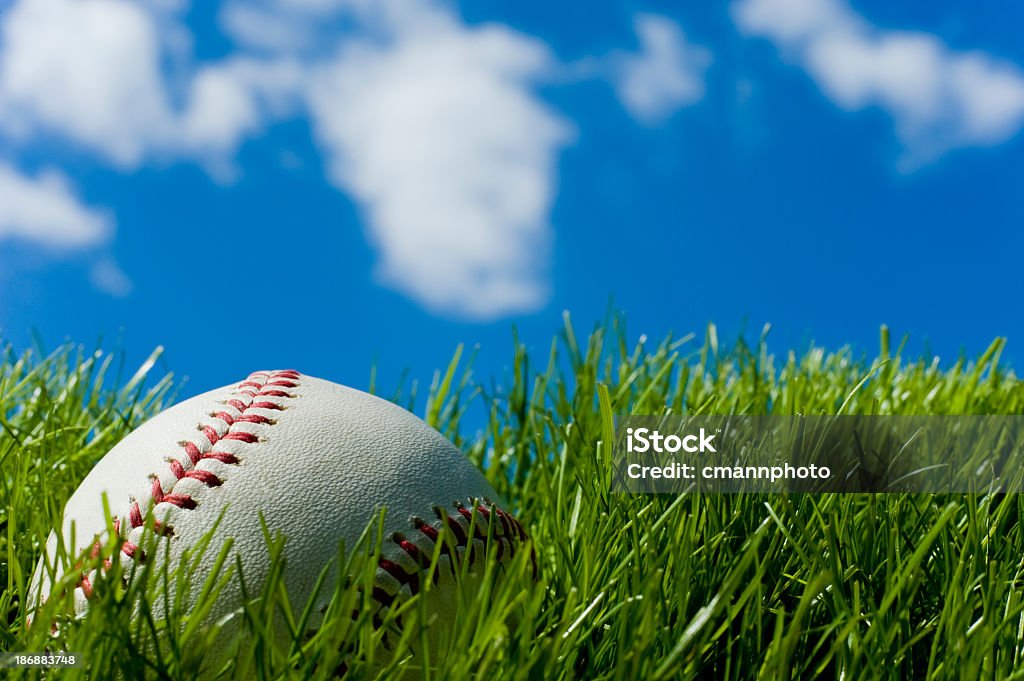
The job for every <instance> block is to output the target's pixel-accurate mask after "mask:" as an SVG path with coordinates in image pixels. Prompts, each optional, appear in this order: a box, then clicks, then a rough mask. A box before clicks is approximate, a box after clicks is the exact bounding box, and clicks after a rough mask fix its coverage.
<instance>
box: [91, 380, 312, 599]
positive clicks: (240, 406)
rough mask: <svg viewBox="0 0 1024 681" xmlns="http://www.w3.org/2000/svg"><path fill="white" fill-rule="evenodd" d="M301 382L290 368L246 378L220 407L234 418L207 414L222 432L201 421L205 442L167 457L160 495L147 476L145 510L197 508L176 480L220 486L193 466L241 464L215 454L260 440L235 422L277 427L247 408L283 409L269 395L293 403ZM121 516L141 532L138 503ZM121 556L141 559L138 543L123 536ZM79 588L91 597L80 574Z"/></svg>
mask: <svg viewBox="0 0 1024 681" xmlns="http://www.w3.org/2000/svg"><path fill="white" fill-rule="evenodd" d="M300 378H301V374H299V372H297V371H294V370H292V369H288V370H283V371H274V372H267V371H257V372H254V373H252V374H250V375H249V376H248V377H247V378H246V379H245V380H244V381H242V382H241V383H239V384H238V385H236V386H235V387H234V389H232V390H231V392H230V393H229V398H228V399H226V400H224V401H223V402H222V403H221V404H222V407H230V409H232V410H234V411H236V412H238V413H237V415H232V414H231V412H230V411H229V410H228V409H227V408H222V409H220V410H219V411H213V412H211V413H210V416H211V417H212V418H214V419H218V420H220V421H221V422H223V423H224V424H226V425H227V429H226V430H224V432H223V433H221V432H220V431H219V430H218V429H217V428H214V427H213V426H212V425H209V424H205V425H204V424H202V423H200V424H197V425H196V429H197V430H198V431H199V432H200V433H201V434H202V436H201V437H202V438H203V439H205V440H206V441H207V442H208V443H209V444H207V445H197V444H196V443H195V442H193V441H191V440H182V441H181V442H179V443H178V446H180V447H181V448H182V449H183V450H184V452H185V456H186V457H187V458H186V460H185V461H184V462H183V461H181V460H179V459H176V458H174V457H168V458H167V459H166V461H167V465H168V467H169V469H170V472H171V474H172V475H173V476H174V477H173V482H172V484H171V486H170V488H169V489H167V491H164V486H163V483H162V482H161V480H160V476H159V475H157V474H155V473H154V474H152V475H151V476H150V477H151V478H152V484H151V486H150V499H149V501H148V503H147V507H148V508H155V507H156V505H157V504H160V503H167V504H171V505H172V506H177V507H178V508H181V509H185V510H193V509H195V508H196V506H197V502H196V499H195V497H194V496H193V495H191V494H187V493H180V492H179V493H176V492H175V487H176V486H177V484H178V482H180V481H182V480H196V481H197V482H199V483H201V484H203V485H204V486H206V487H218V486H220V485H221V484H223V482H224V481H223V480H221V478H220V477H219V476H217V475H216V474H214V473H213V472H212V471H208V470H204V469H201V468H197V466H198V465H199V463H200V462H202V461H205V460H213V461H219V462H220V463H222V464H226V465H237V464H238V463H240V459H239V458H238V457H237V456H236V455H235V454H233V453H231V452H225V451H218V450H215V449H214V446H215V445H216V444H217V443H218V442H241V443H243V444H254V443H257V442H259V439H260V438H259V436H258V435H257V434H256V433H252V432H249V431H245V430H241V429H235V430H232V429H233V428H234V427H235V426H236V425H237V424H242V423H247V424H256V425H268V426H272V425H274V423H276V421H275V420H274V419H272V418H270V417H268V416H265V415H263V414H259V413H256V412H253V411H251V410H255V409H261V410H268V411H283V410H284V409H286V408H287V404H282V403H279V402H274V401H270V400H268V399H266V398H271V397H273V398H278V399H282V398H283V399H286V400H289V399H294V398H295V394H294V393H291V392H288V390H291V389H294V388H298V387H299V383H298V381H299V379H300ZM260 398H262V399H260ZM122 515H123V516H124V517H126V518H127V521H128V522H127V525H128V527H127V528H126V531H125V534H126V535H127V534H128V533H129V532H131V531H132V530H134V529H136V528H143V529H145V528H144V526H145V512H144V511H143V510H142V507H141V505H140V504H139V502H138V500H137V499H135V498H132V499H131V500H130V502H129V504H128V511H127V513H124V514H122ZM121 518H122V516H118V517H116V518H114V519H113V525H114V531H115V532H117V533H118V534H121V529H122V527H123V524H122V520H121ZM150 529H152V530H153V531H154V532H156V533H158V534H161V535H164V536H173V533H174V528H173V527H171V526H170V525H166V524H164V523H161V522H160V521H159V520H153V521H152V523H151V526H150ZM100 550H101V544H100V540H99V539H98V538H97V539H96V543H95V544H94V545H93V547H92V557H93V558H95V557H96V556H97V555H99V552H100ZM121 553H122V554H124V555H125V556H127V557H128V558H130V559H132V560H139V561H143V560H145V555H144V553H143V551H142V549H141V548H140V547H139V543H138V542H135V541H131V539H129V538H128V537H127V536H125V537H124V542H123V543H122V544H121ZM104 567H106V568H108V569H109V567H110V561H109V560H107V561H105V562H104ZM78 587H79V588H81V589H82V592H83V594H84V595H85V597H86V598H89V597H91V596H92V583H91V580H90V579H89V575H88V574H86V573H83V574H82V577H81V579H80V581H79V583H78Z"/></svg>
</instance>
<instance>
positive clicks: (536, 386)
mask: <svg viewBox="0 0 1024 681" xmlns="http://www.w3.org/2000/svg"><path fill="white" fill-rule="evenodd" d="M624 339H625V334H624V332H623V331H622V329H621V320H620V319H618V318H613V319H611V320H610V322H609V323H608V324H607V325H606V326H604V327H600V328H598V329H596V330H595V331H594V332H593V333H591V334H590V335H589V336H588V337H581V336H579V335H577V333H576V332H575V331H574V330H573V328H572V327H571V325H570V324H569V323H568V320H567V321H566V326H565V328H564V329H563V331H562V332H561V333H560V334H559V336H558V337H557V338H556V339H555V340H554V342H553V343H552V345H551V349H550V352H549V353H548V354H547V355H545V356H530V355H528V354H527V352H526V351H525V349H524V348H523V347H522V346H521V345H519V344H518V343H517V344H515V345H514V347H513V352H512V354H511V356H510V362H509V369H508V372H507V375H506V376H503V377H501V378H500V379H497V380H495V379H491V378H490V377H486V378H485V379H481V380H480V381H477V379H476V378H475V377H474V376H473V375H472V373H471V372H470V371H469V370H468V368H467V365H468V364H469V363H468V362H466V361H465V360H462V361H460V359H461V358H460V357H459V355H458V354H457V355H456V358H455V360H453V362H452V363H451V365H450V366H449V367H448V369H447V370H446V371H443V372H439V374H438V376H437V377H436V378H435V380H434V382H433V384H432V386H431V388H430V390H429V395H428V396H427V399H426V402H425V404H422V403H421V404H416V400H415V399H413V398H412V397H410V392H409V391H407V392H406V393H405V394H404V395H403V394H398V395H395V396H394V398H395V399H396V401H398V402H399V403H401V404H403V405H409V404H412V405H413V408H414V410H415V411H416V412H417V413H418V414H420V415H421V416H425V417H426V418H427V420H428V421H429V422H430V423H431V424H432V425H434V426H435V427H437V428H438V429H439V430H441V431H442V432H444V433H445V434H447V435H448V436H449V437H451V438H452V439H453V440H454V441H455V442H456V443H457V444H458V445H459V446H460V447H462V448H463V449H464V451H466V452H467V454H468V455H469V457H470V458H471V459H473V460H474V461H475V462H477V463H478V464H479V465H480V466H481V467H482V468H483V469H484V470H485V471H486V474H487V476H488V478H489V479H490V480H491V482H492V483H493V484H494V486H495V487H496V488H497V489H498V491H499V493H500V494H501V495H502V496H503V497H504V498H505V499H506V500H507V501H508V502H509V506H510V507H511V510H513V512H514V513H516V515H517V516H518V517H519V518H520V519H521V520H522V521H523V522H524V524H525V525H526V527H527V529H528V531H529V532H530V534H531V536H532V538H533V541H534V542H535V547H536V551H537V559H538V565H539V575H538V577H537V579H536V581H534V579H533V576H532V568H531V566H530V565H529V561H527V560H524V559H522V557H523V556H525V554H522V553H521V554H520V556H521V559H520V560H518V561H517V562H514V563H513V564H512V565H510V566H509V567H508V568H506V569H504V570H502V571H500V574H498V573H497V572H496V571H494V570H493V565H491V572H490V573H489V575H488V579H491V578H495V579H494V587H493V588H485V589H481V590H474V591H473V592H472V593H464V594H463V599H462V601H461V602H460V604H459V607H460V610H459V616H458V621H457V626H456V627H454V628H453V632H454V635H455V638H454V640H452V641H451V642H450V643H449V644H448V645H447V646H445V647H444V648H443V649H437V650H434V649H432V650H430V656H429V667H428V669H426V670H420V669H419V668H418V667H416V668H413V667H410V666H409V665H410V662H409V660H406V659H404V658H403V656H402V654H401V653H399V654H397V655H394V656H392V655H391V654H390V653H389V652H388V649H387V648H382V647H381V645H380V639H381V638H382V637H385V636H387V635H389V634H388V633H387V632H388V631H391V632H392V633H391V634H390V635H391V636H392V637H393V639H392V640H391V641H390V642H389V645H390V646H391V650H396V651H401V650H403V649H404V646H403V645H402V641H398V642H397V644H396V641H395V640H394V637H395V636H397V637H399V638H402V637H404V639H406V640H408V641H411V640H413V639H415V638H417V637H420V636H422V635H424V634H423V633H422V632H421V631H420V630H419V627H417V626H416V622H417V621H419V620H421V619H422V618H423V617H424V616H425V615H426V613H425V612H424V611H423V609H422V608H421V607H420V606H421V603H420V602H419V600H418V599H416V598H414V599H412V600H411V601H410V602H408V603H407V604H406V606H404V607H405V610H404V611H403V613H402V621H403V624H404V625H405V626H404V627H402V629H400V630H398V631H399V632H400V633H397V634H396V633H394V630H391V629H389V627H388V625H387V624H385V626H383V627H375V626H373V623H372V622H371V621H370V619H369V618H368V617H367V616H365V612H366V610H367V609H366V608H363V609H362V612H363V613H364V614H363V615H361V616H360V617H359V619H357V620H353V619H352V618H351V616H350V613H351V612H352V610H353V609H359V608H358V606H359V600H360V599H365V598H366V596H365V594H366V589H363V590H360V589H356V588H351V587H346V585H345V584H343V583H341V584H326V583H325V584H324V587H323V588H325V589H329V590H330V592H331V593H333V594H334V599H333V601H332V608H331V610H330V611H329V613H328V616H327V619H326V622H325V624H324V625H323V627H322V628H321V629H320V630H319V633H317V634H315V635H313V636H306V635H304V632H305V629H306V627H305V626H304V625H303V622H304V618H305V615H306V613H305V612H304V609H303V606H304V604H303V603H292V602H291V601H290V599H289V598H288V596H287V594H283V593H282V588H281V586H280V581H279V580H276V579H272V580H270V582H269V583H268V584H267V585H265V586H264V587H263V588H262V590H261V591H260V592H259V593H257V592H255V591H254V592H253V599H252V602H251V603H250V605H249V606H248V607H247V609H246V616H245V619H244V621H245V627H244V628H245V629H246V630H247V631H246V635H245V636H244V637H243V638H241V639H239V641H238V642H236V643H235V644H234V645H236V646H237V648H236V649H232V655H231V656H230V659H231V660H232V662H229V663H228V664H227V665H226V666H225V667H224V670H223V671H224V676H223V678H239V679H263V678H266V679H270V678H279V677H284V678H330V677H331V676H332V674H333V672H334V670H335V668H336V667H337V665H338V664H339V663H341V662H343V661H344V662H346V663H347V665H348V668H349V676H350V678H374V676H375V675H376V674H377V673H378V671H379V672H380V678H400V675H401V674H402V673H403V672H408V673H409V674H410V675H411V676H412V677H413V678H418V677H420V676H424V677H425V678H434V679H464V678H465V679H468V678H494V679H578V678H579V679H622V680H624V681H625V680H629V679H691V678H692V679H698V678H699V679H705V678H711V679H755V678H757V679H776V678H777V679H783V678H785V679H790V678H826V679H840V678H841V679H876V678H877V679H905V678H914V679H1015V678H1017V679H1020V678H1024V536H1022V533H1021V519H1022V517H1024V500H1022V499H1021V498H1020V497H1018V496H1016V495H996V496H980V495H979V496H967V495H957V496H950V495H946V496H937V495H916V496H906V495H788V496H787V495H734V496H706V497H702V496H696V495H692V496H639V495H638V496H629V495H621V494H615V493H612V492H611V476H612V465H611V458H610V457H611V452H610V444H611V441H612V419H613V416H614V415H620V414H628V413H637V414H661V413H690V414H697V413H707V414H728V413H740V414H759V413H777V414H836V413H844V414H1022V413H1024V385H1022V382H1021V381H1020V380H1019V379H1018V378H1017V377H1016V376H1015V375H1014V374H1013V372H1012V371H1008V370H1006V369H1003V368H1001V367H1000V366H999V364H998V362H999V356H1000V353H1001V351H1002V348H1003V341H1002V340H997V341H995V342H994V343H993V344H992V345H991V347H990V348H989V349H988V351H986V352H985V353H984V354H983V355H982V356H981V357H978V358H975V359H967V358H961V359H959V360H957V361H956V362H955V363H953V362H951V363H947V364H946V365H945V366H940V364H939V363H938V362H934V361H932V360H931V358H924V359H917V358H908V357H904V356H902V353H901V350H900V349H894V348H891V347H890V343H889V337H888V332H887V330H886V329H884V328H883V329H882V334H881V339H880V350H879V356H878V357H875V358H869V357H860V356H857V355H855V354H854V353H852V352H851V351H850V350H849V349H839V350H836V351H828V350H825V349H823V348H816V347H815V348H811V349H809V350H807V351H805V352H802V353H799V354H797V353H794V352H787V353H784V354H781V355H773V354H772V353H771V352H770V351H769V349H768V346H767V343H766V341H765V338H764V337H762V338H761V339H759V341H758V342H757V343H756V344H754V345H748V344H746V343H743V342H739V343H737V344H735V345H733V346H730V347H721V346H720V345H719V343H718V339H717V335H716V333H715V329H714V327H713V326H712V327H709V328H708V329H707V331H706V333H705V335H704V338H703V341H700V340H695V339H694V338H692V337H685V338H680V339H672V338H667V339H664V340H662V341H660V342H657V343H655V342H650V341H646V342H642V343H641V344H639V345H637V346H634V347H630V346H627V344H626V342H625V340H624ZM154 359H155V358H154ZM152 366H153V363H152V362H148V363H147V365H146V366H145V367H143V369H141V370H140V371H139V373H137V374H135V375H134V376H133V377H132V378H130V379H128V380H123V377H125V376H126V375H124V374H120V375H113V374H118V372H116V371H114V367H113V363H112V360H111V357H110V356H108V355H85V354H82V352H81V351H80V350H78V349H76V348H73V347H65V348H63V349H61V350H59V351H57V352H56V353H54V354H52V355H50V356H49V357H45V358H43V357H36V356H34V355H31V354H26V355H21V356H19V355H16V354H14V353H13V352H12V351H11V350H8V351H7V352H6V354H5V355H4V357H3V360H2V363H0V589H2V593H0V612H2V613H3V617H2V618H0V650H20V651H41V650H43V649H44V648H46V647H49V648H50V649H51V650H73V651H77V652H81V653H84V654H85V655H86V658H87V660H88V661H89V667H88V668H85V669H78V670H68V671H65V672H63V673H62V674H61V678H72V679H74V678H112V677H115V676H118V675H121V676H123V677H125V678H169V679H174V678H193V677H194V673H195V670H196V668H197V666H198V664H199V663H200V662H201V661H202V659H203V658H204V657H205V656H206V650H207V648H208V647H210V646H214V647H220V646H223V645H224V644H223V640H224V638H223V637H224V636H226V635H228V634H230V633H232V632H223V631H222V632H218V631H216V630H213V631H208V630H204V629H203V628H201V627H198V626H197V622H198V621H199V620H200V619H201V613H187V612H182V611H181V610H180V608H176V607H175V606H174V604H175V603H177V602H179V601H181V600H182V599H181V596H182V594H181V593H180V591H179V589H180V588H181V587H180V586H175V582H174V581H173V580H172V581H168V580H166V579H164V575H161V574H158V572H157V571H156V570H152V571H145V570H144V571H143V573H140V574H136V575H134V577H133V579H131V580H128V581H127V582H125V581H124V580H122V579H121V575H120V574H119V573H118V572H117V570H116V569H115V570H112V571H110V573H108V574H107V575H106V577H105V578H104V580H103V583H102V584H100V585H98V586H97V592H98V593H99V595H98V596H97V598H95V599H94V600H93V601H92V602H91V604H90V608H89V611H88V613H87V615H86V616H85V617H84V618H79V619H76V618H74V617H73V616H72V612H73V611H72V609H71V607H70V605H69V603H68V602H67V601H66V600H64V601H62V600H61V599H56V598H55V599H51V600H50V601H49V602H48V603H47V604H46V606H45V607H44V609H43V610H42V611H41V612H40V613H38V614H37V615H36V618H35V620H34V621H33V624H32V626H26V616H27V613H26V607H25V603H26V596H25V595H26V590H27V587H28V580H29V577H30V575H31V572H32V570H33V569H34V567H35V564H36V562H37V560H38V559H39V555H40V552H41V547H42V545H43V543H44V542H45V540H46V537H47V535H48V533H49V531H50V529H51V527H53V526H54V525H56V524H57V519H58V518H59V513H60V508H61V506H62V504H63V502H64V501H65V500H66V499H67V498H68V496H70V494H71V492H72V491H73V490H74V488H75V487H76V485H77V483H78V481H79V480H81V478H82V477H84V475H85V474H86V472H87V471H88V470H89V469H90V467H91V466H92V465H93V463H94V462H95V461H96V460H97V459H98V458H99V457H101V456H102V455H103V454H104V453H105V452H106V451H107V450H108V449H109V448H110V446H112V445H113V444H114V443H115V442H116V441H117V440H118V439H119V438H120V437H122V436H123V435H124V434H125V433H127V432H128V431H130V430H131V429H132V428H133V427H134V426H136V425H138V423H139V422H140V421H141V420H143V419H144V418H145V417H147V416H148V415H150V414H152V413H155V412H156V411H158V410H159V409H160V407H161V405H165V404H167V403H168V401H169V400H171V399H173V390H174V385H173V382H172V381H171V380H170V379H168V378H160V377H157V376H153V375H147V374H151V373H152ZM304 368H305V369H306V370H310V371H311V372H312V373H314V374H315V373H316V372H315V368H313V367H304ZM421 402H422V401H421ZM481 409H483V410H485V411H486V413H487V419H486V425H485V427H484V429H483V430H482V431H481V432H479V433H475V432H469V430H468V429H467V428H466V427H465V426H464V424H465V423H466V420H467V416H466V415H467V413H471V412H470V411H469V410H476V411H477V412H478V411H479V410H481ZM375 527H376V525H373V524H371V526H370V527H369V531H368V533H367V536H366V541H365V542H364V543H363V544H361V545H360V546H359V547H347V548H348V549H349V551H348V552H347V553H345V554H344V555H342V554H339V560H343V561H345V562H346V564H347V570H346V572H349V573H351V574H352V575H354V577H353V580H354V581H355V582H359V583H362V584H364V585H366V584H369V581H367V580H369V579H370V577H371V573H370V572H369V570H368V569H367V567H366V566H367V565H372V559H373V551H374V546H375V542H374V537H375V534H376V533H375V531H374V528H375ZM284 540H285V538H281V537H276V536H275V535H274V534H273V533H272V532H270V531H268V533H267V537H266V543H267V547H268V560H270V561H272V562H274V564H275V566H276V567H278V568H279V569H281V570H284V569H287V565H286V564H285V562H284V561H283V560H282V559H281V557H280V553H281V546H282V541H284ZM116 549H117V547H116V545H114V544H112V545H110V546H108V547H106V550H107V551H115V550H116ZM96 560H99V558H97V559H96ZM188 567H189V566H188V565H184V566H181V567H180V568H178V569H181V570H187V569H188ZM225 569H226V570H230V569H231V566H229V565H226V566H225ZM73 577H74V576H73V575H72V577H71V578H73ZM179 581H181V580H179ZM217 586H218V583H217V580H216V579H213V580H210V581H209V582H208V583H206V584H205V585H204V587H203V588H208V589H209V590H210V592H211V594H215V593H216V590H217ZM154 599H163V602H164V603H165V604H166V605H167V607H166V608H165V609H166V610H167V611H168V612H169V613H170V615H169V617H168V618H166V620H165V619H162V618H160V617H156V616H154V615H153V614H152V612H153V611H152V610H150V609H149V608H148V607H147V605H148V604H151V603H152V602H154ZM140 603H141V605H139V604H140ZM275 613H276V614H275ZM274 621H278V622H285V626H286V627H288V628H289V629H290V630H291V631H293V632H294V633H293V635H292V636H291V637H286V639H285V640H284V642H283V643H282V642H281V641H280V639H277V638H275V637H274V636H273V635H272V633H271V627H272V623H273V622H274ZM51 624H54V625H57V629H56V633H55V634H51V626H50V625H51ZM422 659H423V656H420V657H419V658H418V660H419V661H421V660H422ZM417 663H418V662H417ZM23 674H24V676H26V677H29V678H41V677H42V675H41V674H39V673H38V672H23Z"/></svg>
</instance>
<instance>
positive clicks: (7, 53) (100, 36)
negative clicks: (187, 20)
mask: <svg viewBox="0 0 1024 681" xmlns="http://www.w3.org/2000/svg"><path fill="white" fill-rule="evenodd" d="M158 47H159V42H158V36H157V32H156V27H155V25H154V24H153V21H152V19H151V18H150V16H149V15H148V14H147V13H146V11H145V10H144V9H142V8H141V7H139V6H136V5H135V4H134V3H132V2H128V1H125V0H89V1H88V2H75V1H74V0H31V2H19V3H18V4H16V5H15V6H14V7H12V8H11V9H9V10H8V11H7V12H5V13H4V15H3V24H2V50H3V51H2V56H0V111H2V112H3V119H4V120H6V122H7V123H6V124H7V125H8V126H12V125H14V124H16V125H17V126H18V127H19V128H21V129H22V130H24V129H26V128H40V129H42V131H44V132H52V131H59V132H60V133H62V134H64V135H66V136H68V137H70V138H71V139H73V140H75V141H76V142H79V143H81V144H83V145H85V146H88V147H91V148H92V149H94V150H97V151H100V152H101V153H103V154H104V155H105V156H107V157H108V158H109V159H110V160H112V161H114V162H115V163H117V164H118V165H122V166H132V165H135V164H137V163H138V162H139V161H140V159H141V157H142V155H143V153H144V152H145V150H146V148H147V147H148V146H150V145H151V144H153V143H154V141H155V139H154V138H158V137H159V136H160V135H161V134H162V133H163V131H165V130H166V129H167V127H168V123H169V121H168V117H169V109H168V103H167V100H166V97H165V93H164V89H163V87H162V82H161V76H160V53H159V49H158ZM34 131H35V130H32V132H34Z"/></svg>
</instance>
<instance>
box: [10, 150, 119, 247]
mask: <svg viewBox="0 0 1024 681" xmlns="http://www.w3.org/2000/svg"><path fill="white" fill-rule="evenodd" d="M112 228H113V226H112V223H111V220H110V218H109V217H108V216H106V215H105V214H104V213H102V212H101V211H98V210H96V209H94V208H90V207H87V206H85V205H84V204H82V203H81V201H80V200H79V199H78V198H77V197H76V196H75V195H74V192H73V191H72V190H71V188H70V186H69V183H68V181H67V180H66V178H65V177H64V176H63V175H61V174H60V173H58V172H56V171H53V170H50V171H46V172H43V173H41V174H39V175H38V176H36V177H28V176H26V175H23V174H21V173H20V172H18V170H16V169H15V168H13V167H11V166H10V165H7V164H4V163H2V162H0V241H3V240H4V239H18V240H23V241H31V242H35V243H39V244H42V245H44V246H46V247H48V248H51V249H55V250H74V249H82V248H88V247H93V246H97V245H99V244H102V243H103V242H104V241H106V240H107V238H108V237H109V236H110V234H111V231H112Z"/></svg>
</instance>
